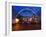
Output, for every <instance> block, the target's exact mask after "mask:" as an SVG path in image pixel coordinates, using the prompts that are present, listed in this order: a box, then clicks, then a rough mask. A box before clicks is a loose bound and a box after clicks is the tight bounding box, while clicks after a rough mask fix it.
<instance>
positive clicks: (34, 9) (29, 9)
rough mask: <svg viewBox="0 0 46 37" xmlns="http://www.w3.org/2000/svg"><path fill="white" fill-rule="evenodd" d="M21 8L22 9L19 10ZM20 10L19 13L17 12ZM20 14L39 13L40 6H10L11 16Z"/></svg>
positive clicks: (37, 14)
mask: <svg viewBox="0 0 46 37" xmlns="http://www.w3.org/2000/svg"><path fill="white" fill-rule="evenodd" d="M22 9H23V11H21V10H22ZM19 12H20V13H19ZM18 13H19V14H20V15H21V16H32V15H33V14H35V15H36V16H39V15H41V7H32V6H12V17H15V16H16V15H17V14H18Z"/></svg>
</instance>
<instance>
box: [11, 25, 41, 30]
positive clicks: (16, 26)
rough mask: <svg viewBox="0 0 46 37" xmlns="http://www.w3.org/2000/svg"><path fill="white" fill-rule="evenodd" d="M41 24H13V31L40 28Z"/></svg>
mask: <svg viewBox="0 0 46 37" xmlns="http://www.w3.org/2000/svg"><path fill="white" fill-rule="evenodd" d="M40 29H41V25H40V24H28V25H22V24H14V25H13V24H12V31H19V30H40Z"/></svg>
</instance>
